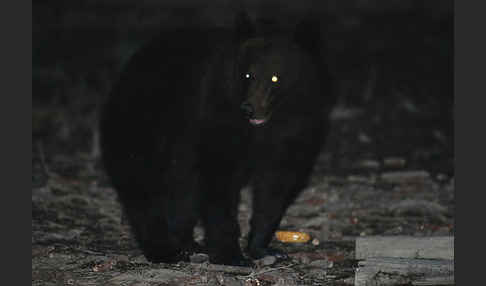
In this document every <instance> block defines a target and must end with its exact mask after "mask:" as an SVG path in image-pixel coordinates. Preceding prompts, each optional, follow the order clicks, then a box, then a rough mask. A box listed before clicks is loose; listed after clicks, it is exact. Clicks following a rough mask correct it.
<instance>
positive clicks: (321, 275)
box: [308, 268, 327, 279]
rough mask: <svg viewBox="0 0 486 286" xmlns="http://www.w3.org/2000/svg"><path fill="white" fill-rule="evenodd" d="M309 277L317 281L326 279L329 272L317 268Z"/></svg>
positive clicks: (310, 272)
mask: <svg viewBox="0 0 486 286" xmlns="http://www.w3.org/2000/svg"><path fill="white" fill-rule="evenodd" d="M308 275H309V276H311V277H314V278H317V279H325V278H326V275H327V271H326V270H323V269H317V268H316V269H311V270H310V271H309V273H308Z"/></svg>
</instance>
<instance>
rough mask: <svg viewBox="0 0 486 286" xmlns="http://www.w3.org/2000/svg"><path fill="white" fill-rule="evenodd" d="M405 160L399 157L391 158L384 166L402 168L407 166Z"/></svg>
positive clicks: (384, 162)
mask: <svg viewBox="0 0 486 286" xmlns="http://www.w3.org/2000/svg"><path fill="white" fill-rule="evenodd" d="M405 162H406V161H405V159H403V158H399V157H389V158H385V159H384V160H383V165H384V166H385V167H389V168H402V167H403V166H405Z"/></svg>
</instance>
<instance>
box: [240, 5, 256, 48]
mask: <svg viewBox="0 0 486 286" xmlns="http://www.w3.org/2000/svg"><path fill="white" fill-rule="evenodd" d="M255 34H256V28H255V25H253V23H252V21H251V19H250V16H249V15H248V13H246V12H245V11H240V12H238V13H237V15H236V17H235V40H236V41H237V42H238V43H241V42H243V41H245V40H247V39H249V38H252V37H254V36H255Z"/></svg>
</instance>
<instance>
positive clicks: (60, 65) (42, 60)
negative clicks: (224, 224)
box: [32, 9, 455, 285]
mask: <svg viewBox="0 0 486 286" xmlns="http://www.w3.org/2000/svg"><path fill="white" fill-rule="evenodd" d="M47 10H48V9H47ZM47 10H46V11H47ZM35 11H36V10H35V9H34V12H35ZM37 11H39V10H37ZM49 11H50V10H49ZM43 13H44V12H43ZM46 13H47V12H45V13H44V14H43V15H44V16H45V15H47V14H46ZM49 15H50V14H49ZM380 17H382V18H380V19H381V20H373V21H374V22H373V21H371V20H366V19H364V20H363V19H359V18H356V17H355V18H353V17H349V18H345V19H341V22H339V23H338V24H336V26H335V27H334V28H335V31H340V32H336V33H333V34H330V35H329V38H328V40H329V43H330V48H329V51H328V52H329V54H331V55H334V56H333V57H331V60H330V66H331V67H332V69H333V72H334V75H335V76H336V78H337V80H336V84H337V89H336V92H338V94H339V102H338V105H337V106H336V108H335V109H334V111H333V113H332V115H331V120H332V129H331V134H330V135H329V140H328V141H327V143H326V146H324V147H325V148H324V149H323V152H322V154H321V156H320V157H319V160H318V163H317V164H316V166H315V170H314V173H313V176H312V178H311V180H310V182H309V186H308V187H307V188H306V189H305V190H304V191H303V192H302V194H301V195H300V196H299V198H298V199H297V201H296V202H295V204H293V205H292V207H291V208H290V209H289V210H288V212H287V214H286V215H285V217H284V218H283V220H282V222H281V225H280V229H281V230H292V231H303V232H306V233H308V234H310V236H311V238H312V239H311V241H310V242H308V243H305V244H285V243H282V242H279V241H277V240H276V239H275V240H274V241H272V245H273V246H275V247H277V248H281V249H285V250H286V251H288V253H289V255H290V259H289V260H288V261H282V262H277V261H275V259H274V258H272V257H268V258H265V259H263V260H261V261H257V267H255V268H244V267H225V266H220V265H211V264H208V263H207V262H206V257H205V255H204V254H197V255H194V256H193V257H192V261H191V262H190V263H189V262H181V263H178V264H152V263H149V262H147V261H146V259H145V258H144V257H143V256H142V255H141V252H140V250H139V249H138V248H137V245H136V244H135V242H134V240H133V237H132V236H131V234H130V229H129V226H128V225H127V224H126V223H125V221H124V219H123V215H122V212H121V209H120V205H119V204H118V202H117V198H116V194H115V191H114V190H113V188H112V187H111V186H110V183H109V180H108V179H107V178H106V176H105V175H104V173H103V169H102V168H101V166H100V165H99V162H98V160H97V158H98V155H99V152H98V148H97V147H96V144H97V132H96V128H94V126H96V121H97V112H98V108H99V104H100V102H102V98H103V96H104V95H106V92H107V91H108V90H109V86H110V85H111V83H112V81H113V79H114V78H116V75H117V71H118V68H119V67H120V66H121V65H122V62H123V61H124V60H125V58H126V57H128V54H130V52H129V51H131V50H132V49H133V47H134V46H136V45H135V44H133V45H132V43H133V42H136V40H135V38H137V37H141V36H140V35H138V36H134V37H133V38H130V40H128V38H123V39H124V42H122V44H120V42H117V41H120V37H115V36H112V37H110V36H106V35H112V34H111V33H108V32H106V31H103V30H100V29H96V31H97V32H96V33H93V31H92V30H86V29H84V30H78V31H73V30H69V29H64V30H62V29H61V30H59V29H58V30H56V31H55V32H52V30H51V31H50V32H47V31H48V29H41V28H39V26H38V25H37V26H35V27H34V28H35V29H34V35H33V41H34V54H33V67H34V70H33V84H34V89H33V93H34V96H33V114H32V118H33V121H32V124H33V128H32V135H33V141H32V143H33V144H32V146H33V149H32V157H33V159H32V285H352V284H353V280H354V271H355V268H356V267H357V261H356V260H355V259H354V239H355V238H356V237H358V236H371V235H410V236H443V235H454V226H455V222H454V216H455V199H454V191H455V189H454V144H453V143H454V132H453V124H454V114H453V96H452V67H451V64H450V62H451V58H452V48H450V46H451V44H450V43H451V42H452V36H451V34H449V32H447V31H446V32H444V30H443V29H444V27H445V28H447V27H448V26H447V23H448V22H447V21H446V24H445V25H446V26H444V23H443V18H441V17H439V18H437V21H438V22H437V21H436V22H433V23H432V24H430V25H429V24H427V25H425V24H424V25H419V27H418V28H417V22H416V21H415V22H414V21H402V20H403V19H400V18H399V17H398V14H397V15H393V16H380ZM386 17H388V18H386ZM407 17H409V16H407ZM417 17H419V16H417ZM41 18H42V17H41ZM370 19H378V18H377V17H371V18H370ZM406 19H408V18H406ZM379 21H382V22H381V24H380V22H379ZM393 21H396V22H393ZM434 21H435V20H434ZM439 22H440V23H439ZM393 23H395V24H396V23H401V24H404V23H407V24H404V25H401V24H400V25H398V24H396V25H395V26H396V28H395V29H394V30H393V29H392V31H391V32H390V31H387V30H386V27H389V26H390V25H393ZM414 25H415V26H414ZM397 29H399V30H397ZM410 29H416V30H417V31H421V33H420V34H417V33H405V31H408V30H410ZM441 29H442V30H441ZM36 31H37V32H36ZM449 31H450V30H449ZM390 33H391V34H390ZM46 35H50V36H49V37H47V36H46ZM407 35H408V36H407ZM385 36H386V37H385ZM87 39H89V43H94V42H97V43H103V44H98V47H103V48H106V49H108V48H107V47H111V48H112V47H117V49H116V51H118V52H119V53H118V54H117V53H113V50H110V51H111V52H109V53H104V52H103V51H106V49H100V50H96V49H89V48H83V49H74V47H76V46H78V47H79V46H81V45H82V44H83V45H85V46H86V47H91V46H89V45H86V43H87V42H86V41H87ZM383 39H388V40H387V41H383ZM110 41H111V42H110ZM363 43H366V47H367V49H366V51H365V52H363V51H362V49H361V48H362V47H363V46H362V45H361V46H360V44H363ZM413 43H415V44H413ZM111 48H109V49H111ZM353 48H354V50H353ZM69 49H71V50H69ZM70 51H75V52H73V53H72V52H70ZM113 55H118V58H115V59H113ZM94 63H95V64H94ZM250 196H251V190H249V189H244V190H243V191H242V202H241V204H240V207H239V210H240V224H241V228H242V233H243V237H242V240H241V243H242V244H243V245H244V243H245V238H246V234H247V232H248V218H249V217H250V216H251V205H250V202H251V200H250ZM202 238H203V231H202V229H200V228H196V231H195V239H196V240H201V239H202Z"/></svg>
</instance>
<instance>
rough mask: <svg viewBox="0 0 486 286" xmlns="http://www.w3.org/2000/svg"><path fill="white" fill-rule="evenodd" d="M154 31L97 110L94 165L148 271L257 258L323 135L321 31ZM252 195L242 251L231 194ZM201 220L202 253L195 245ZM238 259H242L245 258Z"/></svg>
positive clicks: (307, 24) (327, 87) (237, 27)
mask: <svg viewBox="0 0 486 286" xmlns="http://www.w3.org/2000/svg"><path fill="white" fill-rule="evenodd" d="M235 18H236V20H235V24H234V27H233V28H232V29H224V28H214V29H209V28H179V29H174V30H170V31H163V32H161V33H160V36H158V37H156V38H155V39H153V40H151V41H149V42H148V43H147V44H146V45H145V46H143V47H142V48H140V49H139V51H137V52H136V53H135V54H134V55H133V56H132V58H131V59H130V60H129V61H128V63H127V64H126V66H125V68H124V70H123V71H122V72H121V73H120V76H119V79H118V81H117V82H116V83H115V84H114V86H113V88H112V90H111V93H110V95H109V96H108V99H107V101H106V103H105V104H104V106H103V108H102V114H101V120H100V136H101V138H100V141H101V152H102V164H103V166H104V169H105V171H106V174H107V175H108V177H109V178H110V180H111V184H112V185H113V187H114V189H115V190H116V191H117V195H118V199H119V201H120V203H121V205H122V207H123V211H124V214H126V217H127V219H128V222H129V224H130V226H131V229H132V232H133V234H134V237H135V239H136V241H137V243H138V245H139V247H140V249H141V250H142V252H143V254H144V255H145V257H146V258H147V259H148V260H149V261H152V262H164V263H174V262H178V261H181V260H183V261H187V260H188V259H189V256H190V254H192V253H193V252H198V251H205V252H206V253H208V254H209V261H210V262H211V263H215V264H227V265H246V266H248V265H252V260H253V259H258V258H262V257H264V256H266V255H276V256H277V257H279V258H285V257H286V256H285V253H283V252H282V251H279V250H278V249H272V248H269V247H268V246H269V243H270V241H271V240H272V237H273V235H274V232H275V231H276V229H277V227H278V226H279V224H280V220H281V218H282V216H283V215H284V213H285V211H286V210H287V208H288V207H289V205H290V204H291V203H292V202H293V201H294V200H295V198H296V197H297V195H298V194H299V192H300V191H301V190H302V189H304V188H305V187H306V185H307V181H308V179H309V176H310V174H311V172H312V170H313V166H314V163H315V161H316V158H317V157H318V155H319V152H320V151H321V147H322V146H323V144H324V142H325V137H326V134H327V132H328V129H329V120H328V114H329V111H330V109H331V108H332V106H333V104H334V96H333V92H332V87H331V86H332V80H331V77H330V73H329V72H328V69H327V68H326V65H325V61H324V57H323V56H322V52H321V51H322V45H323V44H322V43H321V42H322V41H321V37H320V33H321V32H320V28H319V23H318V22H317V21H314V20H303V21H302V22H301V23H300V24H298V25H296V27H295V29H292V31H289V30H288V29H277V28H273V29H268V28H267V29H265V28H263V29H262V28H259V26H258V24H257V23H255V21H252V20H251V19H250V17H249V16H248V14H247V13H244V12H242V13H238V14H237V16H236V17H235ZM245 186H250V187H251V189H252V193H253V195H252V202H253V203H252V205H253V209H252V216H251V219H250V227H251V230H250V232H249V234H248V243H247V246H246V249H245V251H242V250H241V248H240V244H239V238H240V235H241V233H240V229H239V225H238V221H237V212H238V203H239V199H240V191H241V189H242V188H244V187H245ZM199 222H201V223H202V226H203V227H204V230H205V239H204V245H199V244H198V243H196V242H195V241H194V239H193V231H194V227H195V225H196V224H197V223H199ZM243 253H246V255H244V254H243Z"/></svg>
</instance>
